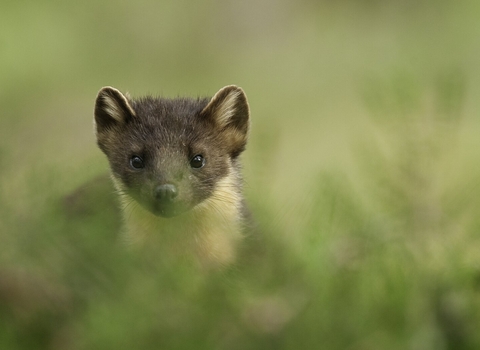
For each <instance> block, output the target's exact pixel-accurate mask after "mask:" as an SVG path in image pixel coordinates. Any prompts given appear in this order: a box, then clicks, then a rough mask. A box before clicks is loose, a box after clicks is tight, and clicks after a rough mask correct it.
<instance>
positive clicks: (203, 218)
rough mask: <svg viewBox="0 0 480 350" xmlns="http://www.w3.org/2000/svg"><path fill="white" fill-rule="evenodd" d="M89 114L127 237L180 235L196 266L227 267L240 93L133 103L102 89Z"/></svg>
mask: <svg viewBox="0 0 480 350" xmlns="http://www.w3.org/2000/svg"><path fill="white" fill-rule="evenodd" d="M94 115H95V129H96V136H97V143H98V146H99V147H100V149H101V150H102V151H103V152H104V153H105V154H106V156H107V158H108V161H109V163H110V168H111V174H112V178H113V181H114V183H115V186H116V188H117V190H118V192H119V193H120V195H121V197H122V202H123V203H124V216H125V227H126V231H127V233H128V235H129V236H130V238H131V239H132V240H134V241H137V240H145V239H146V238H147V237H148V236H149V235H152V234H156V235H162V234H167V233H166V232H165V231H169V230H172V231H173V230H179V229H181V230H182V231H185V232H186V233H185V234H182V236H183V237H184V238H186V240H184V241H189V240H193V241H195V242H197V243H198V244H197V246H196V247H195V250H196V251H197V253H198V254H199V258H200V260H207V261H208V260H217V262H218V263H220V264H226V263H229V262H231V261H232V259H233V258H234V249H233V246H232V245H233V244H234V241H236V240H238V239H239V237H240V231H241V226H242V220H243V212H244V205H243V197H242V191H241V176H240V164H239V160H238V156H239V155H240V154H241V153H242V152H243V150H244V149H245V146H246V143H247V138H248V132H249V128H250V118H249V107H248V102H247V98H246V96H245V93H244V92H243V90H242V89H241V88H239V87H236V86H226V87H224V88H223V89H221V90H220V91H218V92H217V93H216V94H215V96H214V97H213V98H211V99H206V98H199V99H188V98H176V99H164V98H156V97H144V98H140V99H132V98H130V97H129V96H128V95H124V94H122V93H121V92H120V91H119V90H117V89H115V88H113V87H104V88H102V89H101V90H100V91H99V93H98V96H97V99H96V103H95V112H94ZM127 212H128V213H127Z"/></svg>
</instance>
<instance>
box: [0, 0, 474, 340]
mask: <svg viewBox="0 0 480 350" xmlns="http://www.w3.org/2000/svg"><path fill="white" fill-rule="evenodd" d="M479 11H480V5H479V4H478V3H477V2H476V1H473V0H470V1H468V0H466V1H458V2H453V1H447V0H444V1H428V0H423V1H393V0H391V1H375V0H370V1H367V0H365V1H348V0H344V1H335V2H333V1H307V0H303V1H297V2H293V1H287V0H282V1H277V2H273V1H263V2H258V1H252V0H249V1H245V2H231V1H227V2H219V1H202V2H195V3H192V2H187V1H176V2H173V1H165V2H160V3H159V2H153V1H147V0H141V1H136V2H124V3H114V2H111V1H101V2H95V3H93V2H92V1H84V2H81V3H80V2H78V3H73V2H60V1H48V2H47V1H37V2H33V1H21V2H9V1H6V2H4V3H3V4H2V11H1V12H0V23H2V29H3V30H2V31H0V52H1V53H0V75H1V76H2V84H0V180H1V182H0V242H1V244H0V348H1V349H32V348H35V349H96V348H98V349H110V348H112V349H113V348H115V349H123V348H124V349H132V348H142V349H150V348H151V349H158V348H162V349H163V348H166V349H170V348H175V349H183V348H185V349H191V348H195V349H252V348H262V349H269V348H271V349H291V348H294V349H297V348H302V349H317V348H325V349H385V348H390V349H476V348H478V347H479V344H480V339H479V336H478V334H477V333H478V332H476V325H478V324H479V321H480V320H479V315H480V295H479V288H480V287H479V276H480V275H479V273H480V261H479V257H480V251H479V248H478V247H480V236H479V234H478V232H479V229H480V220H479V219H478V217H479V216H478V208H479V204H480V203H479V201H478V198H480V197H479V175H480V168H479V165H478V164H479V162H478V159H479V156H480V154H479V153H480V151H479V150H480V147H479V146H480V141H479V140H480V139H479V138H478V135H477V134H478V130H479V123H478V118H477V116H478V110H480V103H479V102H478V101H479V100H478V99H477V98H476V96H477V95H478V94H479V92H480V88H479V87H480V69H479V66H478V55H479V53H480V44H479V42H478V40H477V38H478V37H479V34H480V21H478V19H479V18H480V17H479V16H480V12H479ZM232 83H233V84H238V85H240V86H242V87H243V88H244V89H245V91H246V92H247V95H248V97H249V102H250V106H251V110H252V121H253V128H252V134H251V140H250V144H249V147H248V150H247V152H246V153H245V155H244V168H245V175H246V195H247V198H248V201H249V203H250V206H251V207H252V210H253V212H254V214H255V217H256V219H257V221H258V224H259V230H260V231H261V232H262V237H261V238H255V237H251V238H249V239H247V241H246V243H245V246H244V247H243V248H242V249H243V251H244V252H245V255H244V259H243V260H241V261H240V262H239V264H238V265H237V266H235V267H232V268H231V269H229V270H228V271H225V272H222V273H218V274H216V273H214V274H210V275H201V274H198V273H197V272H196V271H193V270H192V269H191V268H190V267H189V266H188V265H186V264H185V263H184V262H182V261H176V260H175V259H172V257H171V256H168V254H165V255H164V253H165V251H164V250H162V249H160V247H150V249H147V250H146V251H143V252H142V253H141V254H138V253H137V252H131V251H128V250H126V249H125V248H124V247H123V246H122V245H121V244H120V243H119V242H118V239H117V235H116V233H117V232H118V229H119V222H120V220H119V217H118V212H117V211H116V210H115V208H116V206H115V205H116V204H115V203H116V202H115V200H116V199H115V196H114V195H113V190H112V188H111V186H110V184H109V182H108V179H106V178H102V177H100V178H99V177H98V176H102V174H105V173H106V172H107V163H106V160H105V159H104V157H103V156H102V154H101V153H100V151H99V150H98V149H97V147H96V145H95V140H94V136H93V132H92V109H93V100H94V97H95V94H96V92H97V91H98V89H99V88H100V87H102V86H103V85H113V86H116V87H118V88H120V89H122V90H128V91H130V92H131V93H132V94H133V95H135V96H139V95H142V94H146V93H153V94H162V95H167V96H177V95H179V94H181V95H193V96H195V95H197V94H200V95H212V94H213V93H215V91H217V90H218V89H219V88H220V87H222V86H223V85H227V84H232Z"/></svg>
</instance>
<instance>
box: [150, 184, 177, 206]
mask: <svg viewBox="0 0 480 350" xmlns="http://www.w3.org/2000/svg"><path fill="white" fill-rule="evenodd" d="M177 194H178V191H177V188H176V187H175V185H172V184H165V185H160V186H157V187H156V188H155V191H154V196H155V199H157V200H159V201H163V202H172V201H173V200H174V199H175V197H177Z"/></svg>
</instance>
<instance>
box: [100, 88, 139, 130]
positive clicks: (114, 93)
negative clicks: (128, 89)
mask: <svg viewBox="0 0 480 350" xmlns="http://www.w3.org/2000/svg"><path fill="white" fill-rule="evenodd" d="M133 116H135V111H134V110H133V108H132V107H131V106H130V102H129V101H128V98H127V97H125V95H123V94H122V93H121V92H120V91H119V90H117V89H115V88H113V87H111V86H106V87H103V88H102V89H101V90H100V91H99V92H98V95H97V99H96V101H95V123H96V127H97V132H98V131H100V130H101V129H102V128H106V127H110V126H112V125H115V124H122V123H125V122H126V121H127V120H128V119H129V118H131V117H133Z"/></svg>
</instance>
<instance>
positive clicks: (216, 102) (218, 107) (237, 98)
mask: <svg viewBox="0 0 480 350" xmlns="http://www.w3.org/2000/svg"><path fill="white" fill-rule="evenodd" d="M201 114H202V115H203V116H204V117H206V118H210V119H211V120H212V121H213V122H214V123H215V124H216V125H217V127H218V128H219V129H225V128H227V127H232V128H234V129H236V131H237V132H240V133H244V134H245V135H246V134H247V133H248V130H249V125H250V124H249V123H250V120H249V116H250V111H249V106H248V102H247V96H246V95H245V92H244V91H243V90H242V89H241V88H239V87H237V86H235V85H229V86H225V87H224V88H222V89H220V90H219V91H218V92H217V93H216V94H215V96H213V97H212V99H211V100H210V102H209V103H208V105H207V106H206V107H205V108H204V109H203V111H202V113H201Z"/></svg>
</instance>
